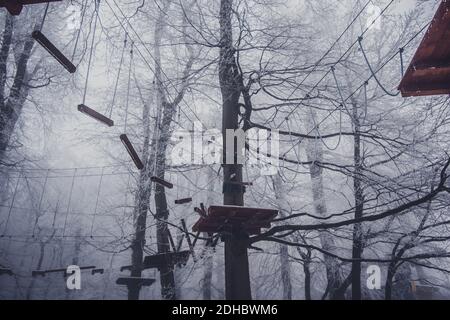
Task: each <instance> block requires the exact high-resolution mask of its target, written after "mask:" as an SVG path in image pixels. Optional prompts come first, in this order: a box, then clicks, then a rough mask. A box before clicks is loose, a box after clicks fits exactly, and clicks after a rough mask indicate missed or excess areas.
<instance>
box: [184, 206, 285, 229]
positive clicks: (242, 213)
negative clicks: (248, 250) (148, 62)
mask: <svg viewBox="0 0 450 320" xmlns="http://www.w3.org/2000/svg"><path fill="white" fill-rule="evenodd" d="M277 215H278V210H273V209H261V208H249V207H237V206H211V207H209V208H208V215H207V216H206V217H200V219H199V220H198V221H197V222H196V223H195V224H194V226H193V227H192V230H193V231H195V232H208V233H218V232H221V231H223V230H224V229H225V228H226V227H229V226H233V225H235V226H239V227H240V228H242V229H243V230H245V231H246V232H247V233H249V234H259V233H260V232H261V229H262V228H270V226H271V222H272V221H273V219H274V218H275V217H276V216H277Z"/></svg>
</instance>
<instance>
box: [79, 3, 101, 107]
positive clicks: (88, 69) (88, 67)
mask: <svg viewBox="0 0 450 320" xmlns="http://www.w3.org/2000/svg"><path fill="white" fill-rule="evenodd" d="M99 3H100V1H98V2H97V0H96V2H95V20H94V30H93V33H92V42H91V48H90V52H89V60H88V66H87V73H86V81H85V84H84V92H83V104H84V105H85V104H86V95H87V89H88V84H89V76H90V72H91V64H92V56H93V54H94V45H95V34H96V31H97V22H98V9H99V8H98V5H99Z"/></svg>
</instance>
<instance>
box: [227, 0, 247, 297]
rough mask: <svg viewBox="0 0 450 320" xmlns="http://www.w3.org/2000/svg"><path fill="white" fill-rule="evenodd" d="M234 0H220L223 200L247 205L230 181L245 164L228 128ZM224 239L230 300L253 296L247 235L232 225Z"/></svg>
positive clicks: (232, 108) (234, 107)
mask: <svg viewBox="0 0 450 320" xmlns="http://www.w3.org/2000/svg"><path fill="white" fill-rule="evenodd" d="M232 6H233V0H221V5H220V18H219V19H220V61H219V79H220V87H221V91H222V101H223V108H222V135H223V163H224V165H223V175H224V178H223V181H224V183H223V203H224V205H235V206H243V205H244V190H245V188H244V187H243V186H242V185H238V184H233V183H230V182H242V164H237V163H236V160H237V159H236V156H237V154H238V152H242V151H243V150H238V149H237V148H238V143H236V144H235V147H234V150H227V147H226V145H227V143H226V130H227V129H233V130H236V129H238V127H239V122H238V116H239V97H240V94H241V90H240V85H239V73H238V68H237V66H236V62H235V50H234V48H233V34H232V21H231V19H232ZM227 152H234V154H235V163H234V164H227V163H226V154H227ZM231 229H232V230H228V231H230V232H229V234H228V235H227V236H225V237H224V241H225V290H226V299H227V300H248V299H251V290H250V275H249V264H248V253H247V238H248V235H246V234H245V232H243V231H242V228H240V226H238V225H235V226H233V227H232V228H231Z"/></svg>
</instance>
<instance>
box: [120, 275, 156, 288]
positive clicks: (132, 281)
mask: <svg viewBox="0 0 450 320" xmlns="http://www.w3.org/2000/svg"><path fill="white" fill-rule="evenodd" d="M154 282H155V279H150V278H139V277H122V278H118V279H117V280H116V284H118V285H120V286H127V285H139V286H144V287H149V286H151V285H152V284H153V283H154Z"/></svg>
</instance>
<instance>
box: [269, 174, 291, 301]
mask: <svg viewBox="0 0 450 320" xmlns="http://www.w3.org/2000/svg"><path fill="white" fill-rule="evenodd" d="M273 189H274V193H275V199H276V201H277V206H278V210H279V211H280V213H281V214H280V217H281V218H284V217H286V207H285V205H286V200H285V197H284V194H285V193H284V190H283V182H282V181H281V177H280V175H279V174H277V175H276V176H275V177H274V179H273ZM280 272H281V284H282V286H283V300H292V283H291V266H290V263H289V251H288V246H287V245H284V244H281V245H280Z"/></svg>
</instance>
